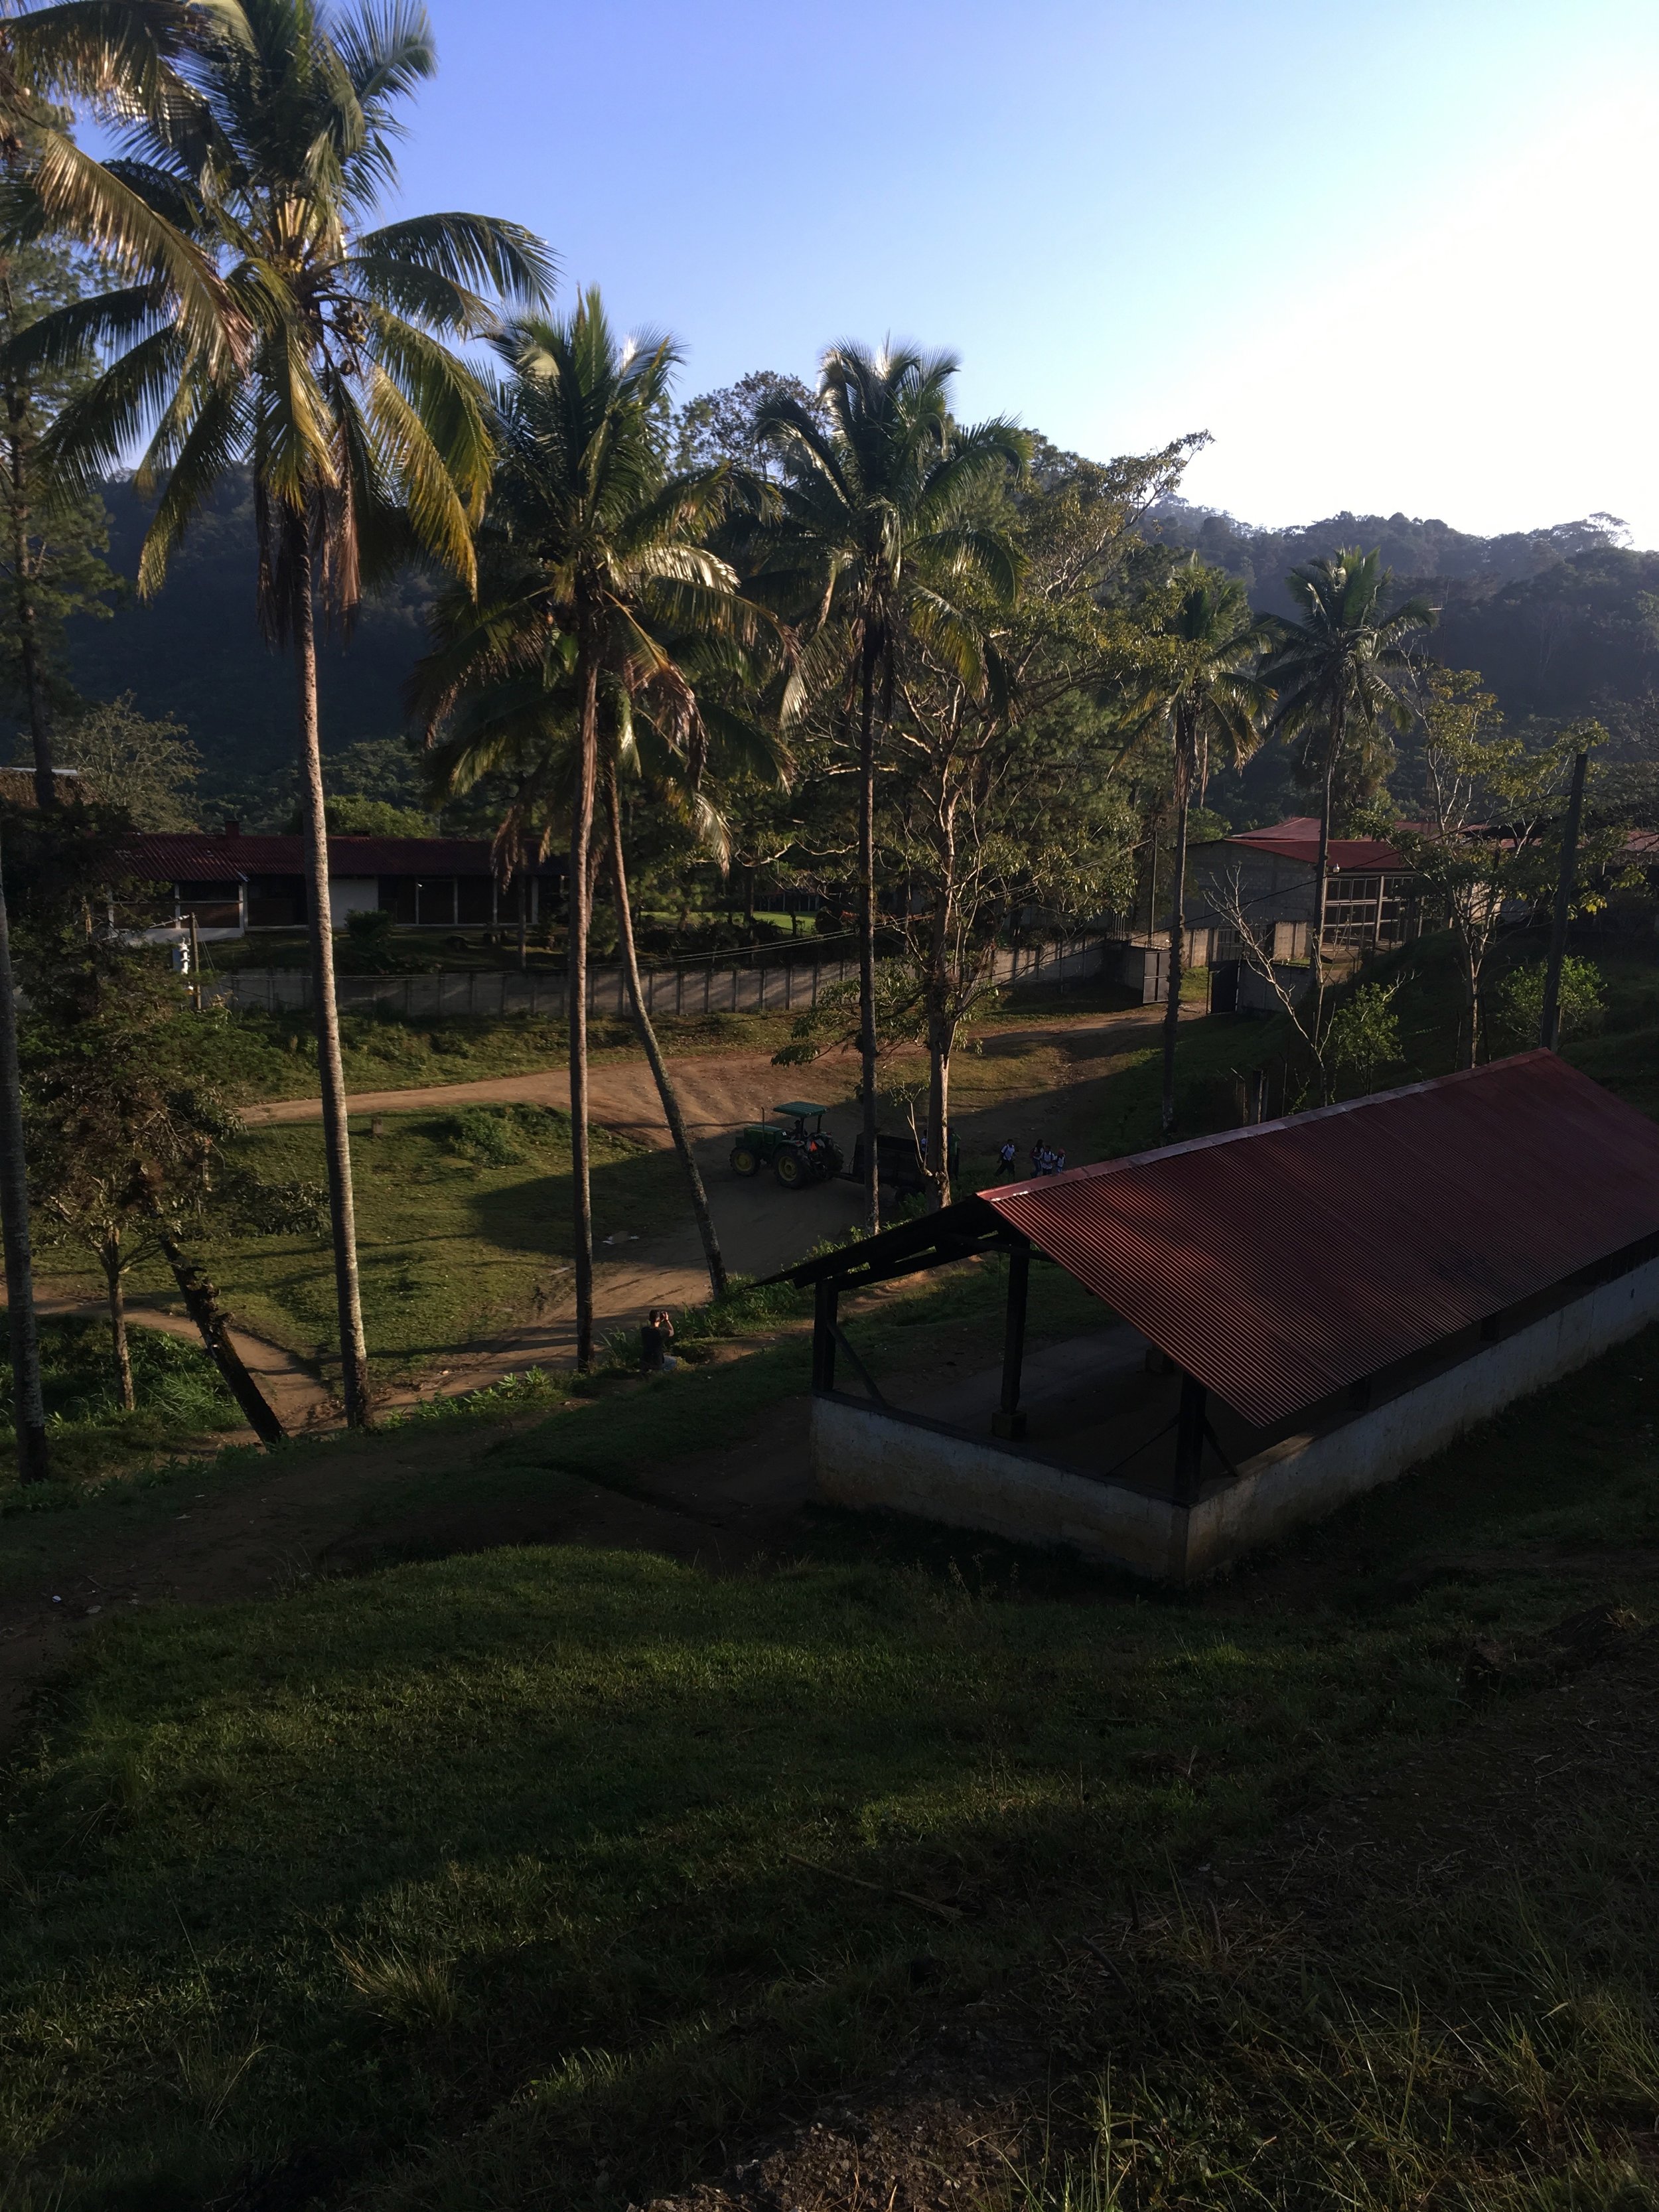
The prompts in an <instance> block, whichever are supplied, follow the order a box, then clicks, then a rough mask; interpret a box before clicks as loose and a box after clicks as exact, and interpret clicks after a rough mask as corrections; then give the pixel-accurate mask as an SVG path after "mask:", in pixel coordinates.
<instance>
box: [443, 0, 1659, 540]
mask: <svg viewBox="0 0 1659 2212" xmlns="http://www.w3.org/2000/svg"><path fill="white" fill-rule="evenodd" d="M430 5H431V9H432V14H433V16H434V20H435V26H436V29H437V33H438V37H439V41H440V52H441V73H440V76H439V78H438V80H437V82H435V84H433V85H431V86H430V87H428V88H427V89H426V90H425V92H424V93H423V94H422V98H421V100H420V101H419V103H418V106H417V109H416V113H415V117H414V131H413V135H412V137H411V138H410V143H409V144H408V147H407V149H406V150H405V154H404V179H405V185H406V193H407V199H408V203H409V204H410V206H415V205H417V204H418V205H425V206H428V207H433V206H439V205H452V206H453V205H462V206H468V205H470V206H474V207H477V208H480V209H483V210H486V211H488V212H490V213H495V214H502V215H512V216H518V217H520V219H521V220H523V221H525V222H529V223H531V224H532V225H533V226H534V227H535V228H537V229H538V230H539V231H541V232H542V233H543V234H544V235H545V236H546V237H547V238H548V239H550V240H551V241H552V243H553V244H554V245H555V246H556V247H557V249H558V251H559V252H560V255H561V257H562V262H563V264H564V268H565V270H566V272H567V276H568V286H574V284H575V283H584V284H586V283H593V282H598V283H599V284H601V285H602V286H603V288H604V289H605V294H606V295H607V298H608V300H609V301H611V305H612V307H613V309H614V311H615V313H616V314H617V317H618V319H621V320H622V321H623V322H626V323H634V322H650V323H654V324H665V325H668V326H669V327H671V329H672V330H673V331H675V332H676V333H677V334H678V336H679V337H681V338H682V339H683V340H684V343H685V345H686V347H687V350H688V362H687V368H686V374H685V380H684V389H685V390H686V391H687V392H690V391H692V390H696V389H704V388H708V387H709V386H714V385H718V384H720V383H724V382H728V381H730V380H732V379H733V378H735V377H737V376H739V375H741V374H743V373H744V371H745V370H747V369H751V368H781V369H790V370H794V371H796V372H797V373H799V374H811V368H812V365H813V362H814V361H815V358H816V356H817V352H818V351H819V349H821V348H822V347H823V345H824V344H825V343H827V342H828V341H829V340H831V339H833V338H836V337H843V336H851V337H862V338H879V337H881V336H882V335H883V334H884V332H887V331H892V332H894V333H895V334H901V335H904V336H908V337H915V338H917V339H919V340H920V341H921V342H923V343H927V344H928V345H933V346H949V347H951V348H952V349H955V350H956V351H957V353H959V354H960V356H962V360H963V379H962V385H961V404H962V407H963V411H964V412H965V413H969V414H978V413H987V412H990V411H993V410H1006V411H1007V412H1010V413H1012V414H1015V415H1018V417H1019V418H1020V419H1021V420H1022V421H1023V422H1027V423H1030V424H1033V425H1036V426H1037V427H1039V428H1042V430H1043V431H1045V432H1046V433H1047V434H1048V435H1049V436H1050V437H1053V438H1054V439H1055V440H1057V441H1060V442H1061V443H1062V444H1066V445H1072V446H1076V447H1081V448H1083V449H1085V450H1086V451H1088V452H1090V453H1095V454H1097V455H1104V454H1106V453H1112V452H1117V451H1121V450H1125V449H1127V448H1129V447H1146V446H1150V445H1152V444H1155V443H1162V442H1163V441H1164V440H1165V439H1167V438H1169V437H1171V436H1174V435H1177V434H1179V433H1181V432H1182V431H1186V430H1190V429H1200V428H1202V429H1207V430H1209V431H1211V432H1212V434H1213V437H1214V444H1213V446H1212V447H1211V449H1210V450H1209V451H1208V452H1207V453H1206V454H1205V455H1204V456H1203V457H1202V458H1201V459H1200V461H1199V462H1198V463H1197V464H1196V465H1194V468H1193V470H1192V471H1191V473H1190V476H1189V477H1188V487H1187V488H1188V493H1189V495H1191V496H1192V497H1193V498H1194V499H1196V500H1200V501H1205V502H1206V503H1209V504H1212V505H1215V506H1219V507H1227V508H1229V509H1231V511H1232V512H1233V513H1236V514H1237V515H1238V516H1239V517H1240V518H1241V519H1242V520H1247V521H1252V522H1272V523H1284V522H1290V521H1297V520H1311V519H1313V518H1315V517H1317V516H1320V515H1323V514H1327V513H1334V512H1336V511H1339V510H1340V509H1342V508H1345V507H1347V508H1352V509H1354V510H1356V511H1360V512H1365V511H1380V512H1383V513H1391V512H1393V511H1395V510H1403V511H1404V512H1406V513H1410V514H1421V515H1438V516H1441V517H1443V519H1444V520H1447V521H1449V522H1451V523H1454V524H1455V525H1456V526H1459V527H1461V528H1463V529H1468V530H1477V531H1482V532H1492V531H1498V530H1507V529H1515V528H1521V527H1526V526H1535V525H1540V524H1547V523H1551V522H1557V521H1561V520H1566V519H1568V518H1571V517H1574V516H1577V515H1581V514H1585V513H1591V512H1594V511H1596V510H1604V511H1608V512H1611V513H1615V514H1618V515H1620V516H1622V517H1623V518H1624V519H1625V520H1626V522H1627V524H1628V525H1629V526H1630V529H1631V532H1632V538H1633V540H1634V542H1636V543H1637V544H1646V545H1655V544H1659V438H1656V435H1655V430H1654V404H1653V382H1654V367H1653V356H1654V350H1655V343H1654V342H1655V338H1656V336H1659V329H1656V324H1659V317H1656V311H1655V307H1654V305H1653V301H1654V270H1653V260H1654V253H1653V242H1652V241H1653V210H1654V207H1655V205H1656V204H1659V70H1656V59H1659V13H1656V11H1655V9H1653V8H1652V6H1651V5H1650V4H1648V5H1640V4H1629V3H1628V0H1577V4H1575V5H1565V4H1559V0H1554V3H1553V4H1529V0H1502V4H1488V0H1449V4H1448V0H1439V4H1437V5H1429V4H1424V0H1395V4H1394V5H1392V6H1390V7H1389V8H1386V9H1369V10H1364V11H1362V10H1357V9H1342V10H1332V9H1314V8H1311V7H1307V6H1294V5H1291V4H1289V0H1272V4H1267V3H1266V0H1264V4H1260V5H1256V6H1245V5H1225V4H1218V3H1217V0H1212V3H1211V4H1204V0H1160V4H1158V5H1156V6H1154V5H1152V4H1149V0H1141V4H1140V5H1139V6H1129V5H1125V4H1122V0H1110V4H1104V5H1102V4H1095V5H1088V4H1085V0H1036V4H1030V0H1028V4H1026V5H1024V6H1023V7H1021V8H1018V9H1014V8H1011V7H1006V6H1005V7H992V6H989V5H987V4H984V0H968V4H957V5H953V6H951V7H949V8H946V7H945V6H943V5H939V4H936V0H889V4H885V5H882V6H871V5H867V4H862V0H858V3H857V4H852V5H849V6H847V7H844V8H842V9H840V10H838V11H835V12H825V11H823V10H822V9H791V10H783V9H776V8H774V7H763V6H760V5H757V4H755V0H728V4H726V5H722V6H720V7H718V8H715V7H709V6H703V7H692V6H687V5H684V4H681V5H674V4H671V0H609V4H607V5H606V6H605V7H602V8H594V7H588V6H584V7H580V8H574V7H571V6H568V5H565V4H559V3H558V0H556V3H555V4H548V0H430ZM567 289H568V288H567Z"/></svg>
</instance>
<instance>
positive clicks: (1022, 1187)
mask: <svg viewBox="0 0 1659 2212" xmlns="http://www.w3.org/2000/svg"><path fill="white" fill-rule="evenodd" d="M1558 1058H1559V1054H1555V1053H1553V1052H1551V1051H1550V1050H1549V1049H1548V1048H1547V1046H1544V1045H1533V1046H1530V1047H1529V1048H1528V1050H1527V1051H1525V1052H1512V1053H1510V1054H1508V1055H1507V1056H1506V1057H1505V1058H1504V1059H1503V1060H1486V1061H1485V1062H1484V1063H1483V1064H1482V1065H1481V1066H1479V1067H1455V1068H1453V1069H1452V1070H1451V1072H1450V1073H1449V1074H1446V1075H1425V1076H1424V1077H1422V1078H1421V1079H1419V1081H1418V1082H1416V1083H1402V1084H1400V1085H1396V1086H1395V1089H1394V1090H1392V1091H1367V1092H1366V1093H1365V1094H1364V1097H1359V1098H1341V1099H1339V1100H1338V1101H1337V1102H1336V1103H1335V1104H1334V1105H1333V1106H1310V1108H1309V1109H1308V1110H1307V1112H1306V1113H1304V1114H1281V1115H1279V1118H1278V1120H1277V1121H1255V1122H1251V1123H1249V1125H1248V1126H1247V1127H1243V1128H1242V1129H1214V1130H1212V1131H1211V1132H1210V1133H1209V1134H1208V1135H1207V1136H1203V1137H1183V1138H1182V1139H1180V1141H1179V1142H1178V1143H1176V1144H1173V1145H1154V1146H1152V1148H1151V1150H1150V1151H1148V1152H1120V1153H1119V1154H1118V1156H1117V1158H1115V1159H1110V1160H1089V1161H1086V1162H1085V1164H1083V1165H1082V1166H1081V1167H1075V1168H1062V1169H1061V1170H1060V1173H1059V1174H1058V1175H1051V1176H1028V1177H1027V1178H1026V1180H1025V1181H1024V1182H1008V1183H1000V1184H998V1186H997V1188H995V1189H994V1190H982V1191H981V1192H979V1193H978V1195H979V1196H980V1197H981V1198H982V1199H984V1200H986V1201H987V1203H988V1204H990V1205H993V1206H994V1205H995V1204H996V1203H997V1201H998V1200H1000V1199H1005V1198H1023V1197H1024V1196H1026V1195H1028V1194H1030V1192H1032V1191H1044V1190H1054V1189H1056V1188H1058V1187H1059V1186H1060V1184H1061V1183H1067V1182H1095V1181H1097V1180H1098V1178H1099V1177H1100V1176H1108V1175H1117V1174H1119V1173H1121V1170H1123V1169H1125V1168H1137V1167H1146V1166H1149V1165H1150V1164H1152V1162H1153V1161H1154V1160H1176V1159H1179V1158H1181V1156H1182V1153H1183V1152H1211V1151H1212V1150H1213V1149H1214V1148H1215V1146H1218V1145H1236V1144H1238V1143H1241V1142H1243V1140H1245V1139H1249V1138H1251V1137H1267V1136H1271V1135H1273V1133H1274V1131H1275V1130H1279V1129H1305V1128H1306V1127H1307V1126H1308V1124H1309V1123H1310V1121H1330V1120H1331V1119H1332V1118H1333V1117H1334V1115H1339V1114H1353V1113H1358V1111H1359V1110H1360V1109H1362V1108H1364V1107H1367V1106H1385V1105H1388V1104H1389V1103H1391V1102H1392V1101H1393V1100H1395V1099H1396V1098H1414V1097H1419V1095H1420V1094H1421V1093H1423V1092H1424V1091H1444V1090H1447V1089H1449V1087H1450V1086H1451V1085H1453V1084H1454V1083H1468V1082H1470V1081H1473V1080H1475V1079H1478V1078H1480V1077H1481V1076H1486V1075H1491V1074H1492V1073H1493V1072H1494V1071H1495V1070H1497V1069H1499V1068H1505V1067H1518V1066H1521V1065H1522V1062H1524V1061H1526V1060H1555V1059H1558ZM1561 1065H1562V1066H1563V1067H1571V1061H1568V1060H1562V1061H1561ZM1572 1073H1574V1074H1577V1073H1579V1071H1578V1070H1577V1068H1572ZM1584 1080H1585V1081H1586V1082H1589V1080H1590V1078H1589V1077H1588V1076H1586V1077H1585V1078H1584ZM1609 1095H1610V1096H1611V1095H1613V1094H1609Z"/></svg>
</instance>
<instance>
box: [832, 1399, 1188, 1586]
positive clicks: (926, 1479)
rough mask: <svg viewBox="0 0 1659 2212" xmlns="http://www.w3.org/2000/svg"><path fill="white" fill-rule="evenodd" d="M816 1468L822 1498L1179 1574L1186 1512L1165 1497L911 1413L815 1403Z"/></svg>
mask: <svg viewBox="0 0 1659 2212" xmlns="http://www.w3.org/2000/svg"><path fill="white" fill-rule="evenodd" d="M811 1452H812V1471H813V1473H814V1474H816V1475H817V1480H818V1486H819V1488H820V1489H821V1490H822V1491H823V1494H824V1496H825V1497H826V1498H833V1499H834V1500H835V1502H836V1504H838V1505H850V1506H853V1507H854V1508H855V1509H856V1510H859V1511H860V1512H869V1511H885V1512H890V1513H908V1514H912V1515H914V1516H916V1518H918V1519H919V1520H923V1521H940V1522H944V1523H945V1526H946V1527H947V1528H982V1529H985V1530H987V1532H988V1533H989V1534H992V1535H994V1536H1006V1537H1007V1538H1008V1539H1009V1541H1011V1542H1012V1543H1016V1544H1042V1545H1048V1546H1055V1547H1059V1546H1065V1547H1069V1548H1070V1549H1071V1550H1073V1551H1074V1552H1081V1553H1083V1554H1084V1556H1085V1558H1086V1559H1103V1560H1109V1561H1111V1562H1112V1563H1113V1564H1114V1565H1118V1566H1124V1567H1128V1568H1130V1569H1132V1570H1133V1571H1134V1572H1135V1573H1136V1574H1140V1575H1147V1576H1151V1577H1153V1578H1154V1579H1155V1580H1157V1581H1159V1582H1164V1581H1175V1582H1179V1581H1181V1580H1182V1578H1183V1569H1182V1560H1183V1559H1184V1555H1185V1550H1186V1541H1187V1529H1186V1522H1187V1516H1186V1514H1185V1513H1184V1512H1182V1510H1180V1509H1179V1508H1178V1507H1176V1506H1173V1505H1171V1504H1169V1503H1168V1501H1167V1500H1165V1499H1164V1498H1148V1497H1146V1496H1144V1495H1143V1494H1142V1493H1141V1492H1139V1491H1135V1490H1126V1489H1124V1488H1123V1487H1121V1485H1119V1484H1117V1483H1115V1482H1091V1480H1090V1479H1089V1478H1088V1476H1087V1475H1084V1474H1077V1473H1075V1472H1074V1471H1073V1469H1072V1468H1066V1467H1060V1466H1057V1465H1056V1464H1055V1463H1054V1462H1053V1461H1052V1460H1041V1459H1037V1458H1035V1457H1033V1456H1032V1455H1030V1454H1029V1453H1024V1452H1018V1451H1009V1450H1008V1449H1006V1448H1005V1447H1004V1446H1003V1445H1001V1444H999V1443H993V1442H992V1441H991V1439H990V1438H989V1437H984V1438H979V1437H964V1436H962V1435H959V1434H958V1433H957V1431H956V1430H954V1429H949V1428H946V1427H945V1426H944V1425H942V1424H940V1423H939V1422H937V1421H929V1420H925V1419H923V1418H922V1417H921V1414H919V1413H895V1412H893V1411H891V1410H890V1409H884V1408H882V1407H876V1406H868V1405H865V1404H861V1403H859V1402H857V1401H853V1400H850V1399H843V1398H814V1400H813V1401H812V1437H811Z"/></svg>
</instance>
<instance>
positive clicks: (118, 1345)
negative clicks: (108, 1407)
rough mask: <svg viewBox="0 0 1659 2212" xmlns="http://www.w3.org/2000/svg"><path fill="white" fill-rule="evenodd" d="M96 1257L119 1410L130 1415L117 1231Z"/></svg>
mask: <svg viewBox="0 0 1659 2212" xmlns="http://www.w3.org/2000/svg"><path fill="white" fill-rule="evenodd" d="M98 1256H99V1258H100V1260H101V1261H103V1263H104V1284H105V1287H106V1291H108V1294H109V1343H110V1355H111V1357H112V1359H113V1361H114V1363H115V1388H116V1391H117V1393H118V1395H119V1397H120V1401H121V1411H122V1412H123V1413H131V1412H132V1410H133V1408H134V1407H136V1406H137V1403H138V1401H137V1397H136V1396H135V1395H134V1393H133V1388H132V1352H131V1347H130V1346H129V1345H128V1343H127V1299H126V1266H125V1261H123V1259H122V1256H121V1232H120V1231H119V1230H118V1229H112V1231H110V1233H109V1235H108V1236H107V1237H106V1238H105V1239H104V1244H103V1249H102V1250H101V1251H100V1254H99V1255H98Z"/></svg>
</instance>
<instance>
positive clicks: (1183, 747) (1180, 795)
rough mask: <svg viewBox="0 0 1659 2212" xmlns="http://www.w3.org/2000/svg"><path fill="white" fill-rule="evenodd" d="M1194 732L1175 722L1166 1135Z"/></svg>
mask: <svg viewBox="0 0 1659 2212" xmlns="http://www.w3.org/2000/svg"><path fill="white" fill-rule="evenodd" d="M1193 751H1194V747H1193V742H1192V732H1191V730H1190V729H1189V728H1188V726H1187V722H1186V720H1185V717H1184V716H1182V715H1179V714H1178V715H1177V717H1176V759H1175V817H1176V819H1175V851H1174V853H1173V854H1172V855H1171V857H1170V976H1169V988H1168V992H1167V994H1166V995H1165V999H1164V1104H1163V1126H1164V1135H1165V1136H1166V1137H1168V1136H1170V1135H1172V1134H1173V1133H1174V1130H1175V1125H1176V1087H1175V1076H1176V1040H1177V1038H1178V1037H1179V1036H1180V1033H1181V978H1182V959H1183V956H1184V955H1185V952H1186V950H1187V914H1186V906H1187V814H1188V808H1189V806H1190V805H1191V803H1192V795H1193Z"/></svg>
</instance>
